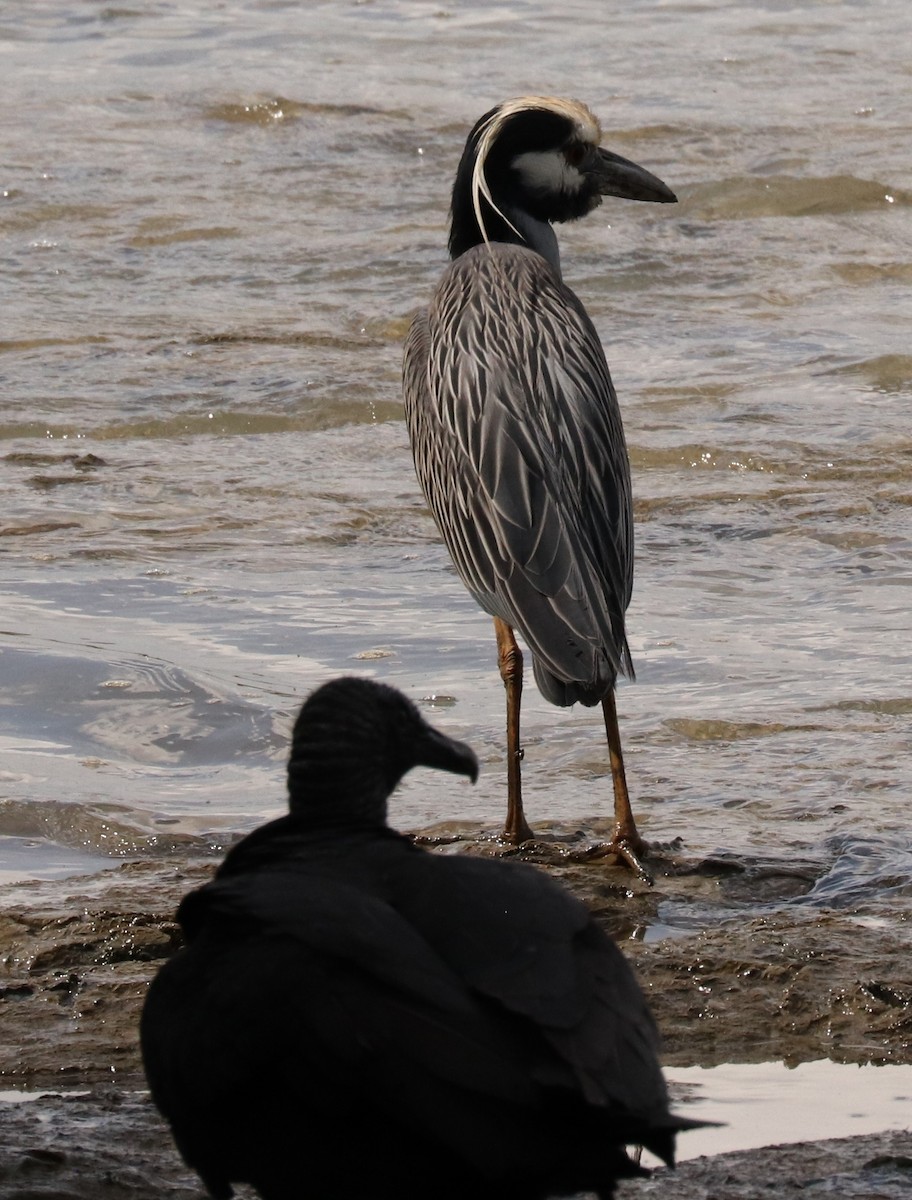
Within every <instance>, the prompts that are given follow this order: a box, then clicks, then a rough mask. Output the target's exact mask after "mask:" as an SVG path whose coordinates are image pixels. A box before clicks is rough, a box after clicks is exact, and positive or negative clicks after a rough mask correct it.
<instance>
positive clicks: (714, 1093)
mask: <svg viewBox="0 0 912 1200" xmlns="http://www.w3.org/2000/svg"><path fill="white" fill-rule="evenodd" d="M666 1077H667V1078H668V1081H669V1084H670V1086H671V1089H672V1094H673V1095H674V1096H676V1097H679V1098H680V1099H679V1101H678V1104H677V1107H678V1108H679V1109H682V1110H683V1111H684V1112H686V1114H687V1115H688V1116H692V1117H694V1118H695V1119H699V1120H704V1121H719V1122H722V1124H721V1125H720V1126H719V1127H718V1128H713V1129H697V1130H693V1131H692V1132H690V1133H687V1134H682V1135H681V1136H680V1137H679V1139H678V1159H679V1160H680V1161H683V1160H684V1159H688V1158H698V1157H699V1156H700V1155H704V1154H705V1155H712V1154H725V1153H727V1152H729V1151H732V1150H749V1149H752V1148H754V1147H759V1146H775V1145H781V1144H783V1143H788V1142H812V1141H818V1140H823V1139H826V1138H841V1137H854V1136H856V1135H859V1134H864V1133H880V1132H883V1131H885V1130H889V1129H908V1128H909V1124H910V1117H912V1067H909V1066H877V1067H875V1066H855V1065H854V1064H851V1065H844V1064H841V1063H835V1062H831V1061H830V1060H828V1059H821V1060H819V1061H817V1062H804V1063H800V1064H799V1065H798V1066H794V1067H789V1066H788V1065H787V1064H785V1063H782V1062H767V1063H725V1064H723V1065H722V1066H718V1067H710V1068H706V1067H689V1068H683V1067H673V1068H671V1069H669V1070H667V1071H666Z"/></svg>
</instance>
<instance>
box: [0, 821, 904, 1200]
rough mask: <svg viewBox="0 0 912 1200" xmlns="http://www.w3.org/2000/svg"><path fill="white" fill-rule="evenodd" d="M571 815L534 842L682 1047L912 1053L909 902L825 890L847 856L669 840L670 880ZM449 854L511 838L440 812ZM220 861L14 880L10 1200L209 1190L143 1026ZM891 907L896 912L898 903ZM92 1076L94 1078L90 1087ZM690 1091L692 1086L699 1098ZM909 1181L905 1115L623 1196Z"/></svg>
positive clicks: (0, 1056) (831, 1189) (0, 1150)
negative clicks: (168, 1106)
mask: <svg viewBox="0 0 912 1200" xmlns="http://www.w3.org/2000/svg"><path fill="white" fill-rule="evenodd" d="M590 833H594V834H595V835H596V836H597V835H598V833H599V830H597V829H595V830H592V831H587V835H586V836H585V837H584V836H582V835H574V834H569V835H568V834H566V833H565V832H563V831H558V832H557V833H556V835H555V836H554V837H553V838H552V837H550V836H549V837H546V838H543V839H542V841H541V843H537V844H535V845H534V846H533V847H531V848H530V849H529V850H528V851H527V852H526V853H525V854H524V857H528V858H530V859H531V860H532V861H537V862H538V863H539V865H541V866H542V868H543V869H546V870H548V871H549V872H552V873H554V874H555V875H556V876H558V877H559V878H561V879H562V880H563V881H564V882H565V883H566V884H567V885H568V886H569V887H571V888H572V889H573V890H574V891H576V892H577V894H579V895H580V896H582V898H583V899H584V900H585V901H586V902H587V903H588V904H589V905H590V907H591V908H592V909H593V911H594V912H595V914H596V916H597V918H598V919H599V920H601V921H603V922H604V924H605V926H606V927H607V928H608V929H609V931H611V932H612V933H614V934H615V936H617V937H618V938H620V939H621V940H622V944H623V948H624V950H625V953H626V954H627V955H628V956H629V957H630V958H631V960H632V961H633V962H634V964H635V966H636V968H637V971H638V973H639V976H640V979H641V981H642V983H643V985H644V987H645V988H646V990H647V993H648V995H649V997H650V1001H651V1004H652V1007H653V1010H654V1012H655V1015H656V1017H657V1019H658V1022H659V1025H660V1028H661V1029H662V1034H663V1039H664V1046H665V1055H664V1057H665V1061H666V1063H667V1064H668V1065H670V1066H679V1067H684V1066H714V1065H716V1064H718V1063H722V1062H763V1061H768V1060H783V1059H784V1060H785V1061H786V1062H789V1063H791V1064H796V1063H799V1062H805V1061H813V1060H816V1059H821V1058H830V1059H833V1060H835V1061H837V1062H845V1063H895V1064H909V1063H912V955H910V945H909V942H910V937H909V923H908V922H907V920H906V919H905V911H904V908H903V907H902V906H896V905H893V906H892V909H891V906H890V902H889V897H888V898H887V901H886V907H885V903H884V900H883V897H882V896H881V898H880V899H877V898H876V897H874V898H872V899H871V900H870V903H866V902H865V900H864V899H863V898H862V899H860V900H858V902H856V903H851V904H843V905H841V906H834V907H828V906H826V905H824V904H821V903H818V902H816V901H815V895H816V893H817V891H819V889H820V883H821V880H823V879H825V878H826V876H827V873H828V871H829V870H830V869H831V866H832V864H829V863H825V862H813V861H807V862H796V861H795V860H794V859H789V860H782V861H776V860H769V861H763V860H760V859H756V860H752V861H747V860H737V859H735V858H730V859H729V858H712V859H702V860H698V859H693V858H688V856H687V855H686V854H685V853H683V852H682V851H681V850H679V849H674V848H671V849H669V850H667V851H666V850H661V849H659V850H658V851H657V852H656V853H654V855H653V857H652V858H651V860H650V866H651V869H652V871H653V872H654V875H655V886H654V887H652V888H647V887H645V886H644V885H642V884H640V883H639V882H636V881H633V880H631V877H630V875H629V874H628V873H626V872H624V871H623V870H622V869H620V868H616V867H613V866H610V865H608V864H606V863H605V862H604V861H602V860H599V859H588V858H587V856H586V846H587V844H588V841H589V834H590ZM424 840H427V841H428V842H431V843H437V852H438V853H479V854H492V853H502V852H503V850H502V847H500V846H499V845H498V843H497V842H496V840H494V839H493V838H486V837H483V838H480V839H479V838H476V837H474V836H469V835H468V834H465V835H460V834H459V832H458V831H456V832H454V831H453V830H451V829H444V830H439V829H438V830H434V831H429V833H428V834H427V835H425V838H424ZM214 862H215V860H213V859H211V858H208V859H193V860H178V859H168V860H162V861H143V862H136V863H128V864H125V865H123V866H121V867H120V868H118V869H116V870H111V871H106V872H103V873H101V874H99V875H93V876H86V877H82V878H76V879H69V880H62V881H56V882H52V883H48V882H34V883H25V884H18V885H10V886H7V887H6V888H4V889H2V890H0V946H2V948H3V949H2V959H0V1028H2V1038H0V1093H2V1092H3V1091H4V1090H5V1091H6V1092H7V1093H9V1092H12V1091H14V1090H19V1089H27V1090H28V1092H30V1093H32V1094H34V1093H35V1092H41V1091H47V1092H60V1093H64V1094H63V1095H57V1096H54V1095H45V1096H40V1097H39V1098H37V1099H34V1098H33V1099H26V1100H23V1099H7V1100H0V1200H13V1198H16V1200H25V1198H26V1197H45V1198H50V1197H60V1198H63V1197H89V1196H93V1197H95V1196H105V1197H111V1198H112V1200H113V1198H119V1197H121V1196H124V1197H126V1196H131V1197H137V1198H140V1197H150V1198H151V1197H160V1196H176V1197H177V1196H179V1197H183V1196H188V1197H189V1196H200V1195H201V1194H202V1192H201V1188H200V1186H199V1185H198V1183H197V1181H196V1180H195V1177H194V1176H193V1175H192V1173H190V1172H188V1171H187V1169H186V1168H185V1167H184V1166H183V1164H182V1163H181V1162H180V1160H179V1158H178V1157H177V1154H176V1152H175V1151H174V1149H173V1146H172V1144H171V1141H170V1138H169V1136H168V1134H167V1131H166V1129H165V1128H164V1126H163V1124H162V1122H161V1121H160V1120H159V1118H158V1117H157V1114H156V1113H155V1112H154V1110H153V1108H152V1106H151V1104H150V1103H149V1100H148V1098H147V1096H146V1095H145V1093H144V1081H143V1078H142V1074H141V1067H140V1061H139V1055H138V1045H137V1024H138V1017H139V1011H140V1008H141V1005H142V1002H143V999H144V996H145V990H146V986H147V983H148V981H149V979H150V978H151V976H152V975H153V974H154V973H155V971H156V969H157V967H158V966H159V965H160V963H161V962H162V961H163V960H164V959H165V958H166V957H167V956H168V955H169V954H170V953H172V952H173V950H174V949H175V947H176V946H177V945H178V943H179V931H178V929H177V926H176V925H175V923H174V912H175V909H176V907H177V904H178V902H179V900H180V898H181V897H182V896H183V894H184V893H185V892H186V891H188V890H189V889H190V888H192V887H195V886H198V885H199V884H201V883H202V882H204V881H205V880H206V879H207V878H208V877H209V875H210V874H211V872H212V869H213V866H214ZM890 911H892V914H893V915H892V917H890V918H889V919H888V918H887V917H886V916H885V912H887V913H888V912H890ZM76 1093H79V1094H76ZM686 1104H687V1097H686V1095H685V1096H682V1097H681V1098H680V1100H679V1105H680V1106H681V1107H682V1108H684V1109H685V1110H686ZM770 1189H772V1190H773V1192H775V1193H776V1194H779V1195H792V1194H794V1195H796V1196H797V1195H798V1194H799V1193H800V1194H801V1195H802V1196H807V1195H815V1194H824V1193H825V1194H826V1195H827V1196H830V1197H832V1196H837V1197H838V1196H846V1197H849V1196H852V1197H854V1196H875V1195H876V1196H885V1197H893V1196H900V1195H908V1194H909V1191H910V1189H912V1146H910V1139H909V1137H908V1135H906V1134H878V1135H872V1136H866V1137H856V1138H850V1139H841V1140H838V1141H829V1142H813V1143H805V1144H797V1145H790V1146H787V1147H777V1148H765V1149H763V1150H751V1151H742V1152H737V1153H733V1154H725V1155H719V1156H716V1157H713V1158H701V1159H694V1160H692V1161H689V1162H685V1163H683V1164H682V1165H681V1167H680V1168H679V1169H678V1171H677V1173H676V1174H675V1176H674V1177H671V1178H669V1177H667V1176H666V1175H665V1174H664V1173H663V1172H658V1173H657V1174H656V1175H655V1176H654V1177H653V1178H652V1179H651V1180H646V1181H636V1182H630V1183H625V1184H624V1185H623V1191H622V1195H623V1196H624V1197H625V1198H626V1197H634V1196H639V1195H653V1194H659V1190H661V1192H662V1193H663V1194H664V1193H667V1194H668V1195H675V1196H680V1197H682V1198H683V1197H687V1198H689V1197H698V1196H699V1197H710V1196H712V1197H725V1196H739V1197H749V1196H754V1195H757V1196H760V1195H763V1196H768V1195H770V1194H771V1190H770Z"/></svg>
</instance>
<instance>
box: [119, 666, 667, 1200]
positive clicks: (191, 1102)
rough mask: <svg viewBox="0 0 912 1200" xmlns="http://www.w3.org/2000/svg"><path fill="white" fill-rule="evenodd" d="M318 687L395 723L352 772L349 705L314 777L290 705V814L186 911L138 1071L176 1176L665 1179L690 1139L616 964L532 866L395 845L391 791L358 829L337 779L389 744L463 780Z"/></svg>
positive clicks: (628, 979) (352, 1186)
mask: <svg viewBox="0 0 912 1200" xmlns="http://www.w3.org/2000/svg"><path fill="white" fill-rule="evenodd" d="M332 689H336V695H335V696H332V695H331V696H330V698H329V700H330V703H329V704H328V707H327V701H326V698H325V697H323V699H322V701H321V703H322V706H323V709H324V711H326V712H331V711H332V710H333V704H334V703H340V702H341V700H344V701H345V703H346V705H347V706H348V708H349V709H350V706H351V705H352V704H354V705H355V706H356V707H358V709H359V717H358V721H359V722H360V728H361V731H362V732H363V729H364V728H366V727H367V726H368V724H369V721H368V720H367V717H366V716H365V715H364V712H362V711H361V710H363V709H367V710H371V711H372V712H373V718H372V719H375V720H378V721H381V722H383V721H386V722H387V724H390V722H389V721H388V720H387V718H388V717H389V714H390V712H393V715H394V720H393V721H392V722H391V724H392V725H393V726H395V729H394V733H393V734H392V735H391V736H386V737H385V744H386V750H383V747H382V746H381V744H380V743H381V741H382V740H383V739H381V740H380V741H377V744H376V745H375V746H374V747H372V748H368V749H367V750H365V748H364V746H363V745H362V744H361V743H360V741H359V740H358V738H359V737H360V734H359V735H358V737H356V731H355V730H354V729H353V728H351V723H350V722H349V723H348V724H349V727H348V728H345V726H346V715H347V711H346V707H342V706H340V707H339V709H338V717H339V722H340V727H341V728H340V730H338V731H337V732H336V734H335V735H334V740H333V744H334V745H335V746H336V748H337V749H339V750H340V751H341V750H342V748H343V747H346V746H347V754H346V755H345V756H344V761H342V760H340V762H339V771H338V773H337V774H336V778H335V779H331V778H329V777H328V776H326V775H325V772H326V771H327V770H328V769H329V766H330V762H331V759H332V754H330V753H329V752H326V753H323V752H322V750H321V749H320V747H319V746H317V740H318V736H319V735H320V733H321V730H322V729H324V728H325V727H326V726H325V724H323V725H321V724H320V723H319V722H314V723H313V725H312V727H310V726H309V723H308V721H307V719H306V718H307V711H308V709H307V706H305V708H304V711H303V713H302V716H301V718H299V722H298V727H297V729H296V734H295V747H294V750H293V755H292V767H291V773H290V777H291V780H292V811H291V813H290V815H288V816H286V817H283V818H281V819H279V820H277V821H273V822H272V823H271V824H268V825H266V826H264V827H262V828H261V829H258V830H256V831H255V832H254V833H253V834H251V835H250V836H249V837H248V838H246V839H245V840H244V841H242V842H240V843H239V844H238V845H237V846H236V847H235V848H234V849H233V850H232V851H231V852H230V853H229V854H228V856H227V858H226V860H225V862H224V863H223V865H222V866H221V868H220V869H219V871H218V872H217V875H216V878H215V879H214V880H213V882H211V883H209V884H207V885H206V886H205V887H203V888H201V889H200V890H198V891H196V892H193V893H191V894H190V895H188V896H187V897H186V898H185V900H184V901H183V903H182V905H181V908H180V911H179V914H178V915H179V919H180V922H181V925H182V926H183V929H184V932H185V935H186V940H187V946H186V947H185V948H184V949H182V950H181V951H179V952H178V953H177V954H176V955H175V957H174V958H173V959H172V960H171V961H170V962H168V963H167V964H166V965H165V966H164V967H163V968H162V970H161V972H160V973H159V975H158V977H157V978H156V979H155V981H154V982H153V984H152V986H151V989H150V992H149V996H148V1000H147V1003H146V1007H145V1011H144V1014H143V1022H142V1043H143V1052H144V1057H145V1063H146V1070H147V1074H148V1078H149V1084H150V1087H151V1090H152V1095H153V1098H154V1099H155V1102H156V1103H157V1105H158V1106H159V1108H160V1109H161V1111H162V1112H163V1113H164V1115H165V1116H166V1117H167V1118H168V1120H169V1121H170V1123H171V1125H172V1128H173V1130H174V1134H175V1138H176V1141H177V1144H178V1147H179V1149H180V1151H181V1153H182V1154H183V1156H184V1158H185V1159H186V1160H187V1162H188V1163H190V1164H191V1165H192V1166H193V1167H194V1168H195V1169H196V1170H197V1171H198V1172H199V1174H200V1176H201V1177H202V1178H203V1180H204V1181H205V1183H206V1185H207V1187H208V1188H209V1190H210V1192H211V1193H212V1195H213V1196H217V1197H228V1196H230V1195H231V1184H232V1183H234V1182H240V1181H247V1182H250V1183H252V1184H253V1186H254V1187H255V1188H256V1189H257V1190H258V1191H259V1193H260V1194H261V1195H262V1196H263V1197H265V1198H266V1200H285V1198H288V1200H290V1198H291V1197H315V1198H316V1197H324V1196H325V1197H338V1200H360V1198H364V1200H367V1198H368V1197H371V1198H377V1200H412V1198H414V1200H418V1197H422V1198H425V1197H436V1198H439V1200H450V1198H452V1200H457V1197H458V1198H459V1200H512V1198H515V1200H520V1198H523V1200H531V1198H534V1197H547V1196H557V1195H566V1194H572V1193H574V1192H578V1191H595V1192H597V1193H598V1194H599V1195H601V1196H609V1195H610V1194H611V1192H612V1189H613V1184H614V1180H615V1179H616V1178H618V1177H620V1176H623V1175H627V1174H632V1173H636V1171H637V1168H636V1167H635V1166H634V1165H633V1164H632V1163H631V1162H630V1160H629V1159H628V1158H627V1156H626V1154H625V1153H624V1150H623V1146H624V1144H625V1143H641V1144H644V1145H646V1146H649V1147H650V1148H652V1149H653V1150H654V1151H656V1153H658V1154H659V1155H661V1156H662V1157H663V1158H665V1159H666V1160H669V1161H670V1160H672V1159H673V1148H674V1131H675V1130H676V1129H678V1128H683V1127H686V1125H687V1124H689V1123H688V1122H685V1121H681V1120H679V1119H678V1118H675V1117H673V1116H672V1115H670V1114H669V1111H668V1104H667V1095H666V1090H665V1085H664V1081H663V1079H662V1075H661V1072H660V1069H659V1066H658V1062H657V1058H656V1032H655V1028H654V1025H653V1022H652V1019H651V1017H650V1015H649V1013H648V1010H647V1008H646V1005H645V1002H644V1000H643V997H642V994H641V993H640V990H639V988H638V986H637V984H636V982H635V980H634V978H633V975H632V972H631V971H630V968H629V967H628V966H627V964H626V962H625V960H624V958H623V956H622V955H621V953H620V951H619V950H618V949H617V947H616V946H615V945H614V943H613V942H612V941H611V940H610V939H609V938H608V937H607V936H606V935H605V934H604V933H603V932H602V931H601V930H600V929H599V928H598V927H597V926H596V925H595V924H594V923H593V921H592V919H591V918H590V916H589V914H588V912H587V910H586V909H585V907H584V906H583V905H582V904H580V903H579V902H578V901H577V900H575V899H574V898H573V897H572V896H570V895H569V894H568V893H567V892H566V891H565V890H564V889H563V888H561V887H560V886H559V885H557V884H555V883H554V882H552V881H551V880H550V879H548V878H547V877H546V876H545V875H544V874H542V873H540V872H539V871H538V870H536V869H535V868H533V867H528V866H524V865H521V864H517V863H511V862H504V861H501V860H491V859H479V858H468V857H463V856H449V855H441V854H436V853H431V852H428V851H425V850H423V849H420V848H418V847H416V846H415V845H414V844H413V843H412V842H411V841H409V840H408V839H406V838H405V837H402V836H401V835H399V834H397V833H395V832H393V831H392V830H390V829H389V828H388V827H387V826H386V824H385V813H384V811H383V806H385V795H386V792H387V791H388V790H389V774H390V773H389V772H387V773H386V774H387V778H386V780H385V782H384V783H383V785H382V787H380V788H379V789H375V790H376V794H377V795H379V794H380V792H381V791H382V792H383V804H382V805H381V808H380V809H379V810H375V811H374V814H373V817H372V818H370V817H368V816H367V813H368V812H369V811H370V810H371V808H372V807H373V806H372V805H371V804H368V805H365V804H364V803H363V799H364V797H363V795H361V794H360V793H359V795H358V796H357V797H353V796H352V795H351V792H350V790H349V789H350V786H351V785H352V778H351V776H352V772H355V773H359V774H361V775H362V776H364V777H365V778H366V777H367V775H365V772H367V774H370V772H371V770H372V769H373V770H374V771H375V772H376V771H379V770H380V766H381V764H380V761H379V758H378V757H377V756H378V755H380V754H381V752H382V753H386V754H389V753H391V750H390V746H391V745H392V742H396V743H397V744H399V743H401V745H400V750H401V754H400V762H399V765H398V766H397V768H396V771H395V772H393V774H397V778H398V775H401V774H402V773H404V770H407V769H408V767H409V766H411V765H414V763H416V762H425V763H428V762H429V761H430V760H431V759H432V758H433V759H434V765H437V766H445V767H448V768H449V769H451V770H460V771H464V772H465V773H471V770H472V766H473V764H474V760H473V759H471V755H470V752H469V751H468V750H467V748H466V747H463V746H461V745H460V744H459V743H454V742H451V741H450V740H449V739H445V738H443V737H442V736H441V735H439V734H434V732H433V731H432V730H430V728H429V727H428V726H427V725H425V724H424V722H423V721H422V719H421V718H420V716H419V715H418V714H417V711H416V710H414V708H413V706H412V705H411V704H409V702H408V701H406V700H405V699H404V697H401V696H400V695H399V694H398V693H396V692H393V691H392V689H388V688H382V687H378V686H377V685H374V684H369V683H366V682H365V681H356V680H342V681H338V682H337V683H335V684H330V685H327V687H326V688H323V689H321V690H320V691H319V692H317V693H316V694H315V696H314V697H313V698H312V700H311V701H310V702H309V703H310V704H311V705H313V704H314V702H315V701H317V700H318V699H320V698H321V694H322V693H326V692H328V691H329V692H331V691H332ZM339 689H341V691H340V690H339ZM403 713H404V714H405V715H406V717H408V719H409V721H411V722H412V725H413V726H414V730H415V731H417V734H415V741H416V749H415V753H414V754H412V753H410V751H409V749H408V746H409V738H410V737H412V736H413V731H411V728H410V727H409V726H408V722H407V721H404V720H403V718H402V714H403ZM309 728H310V732H308V729H309ZM424 731H427V734H428V735H433V737H435V738H436V739H437V742H436V743H435V749H434V753H433V754H422V753H421V751H420V748H418V747H417V742H418V740H419V739H420V738H423V737H425V732H424ZM352 738H355V741H357V742H358V745H357V747H356V745H355V744H354V743H352V741H351V739H352ZM315 747H316V749H315ZM396 753H399V752H398V751H396ZM447 754H449V755H450V760H449V761H444V758H445V757H446V755H447ZM435 755H436V757H435ZM460 756H461V757H460ZM317 763H319V770H320V772H321V775H320V779H319V781H317V780H316V778H315V777H313V776H312V773H311V768H313V769H316V766H315V764H317ZM308 764H310V767H308ZM296 768H297V769H296ZM308 777H310V784H309V785H308V783H307V779H308ZM333 792H335V793H336V796H335V799H336V804H335V810H333V808H332V806H331V805H330V806H329V807H326V804H328V803H329V798H330V794H331V793H333ZM311 793H312V794H313V795H314V798H315V803H314V806H313V811H314V812H316V813H318V814H320V819H318V820H314V819H312V813H311V812H310V811H309V806H308V800H307V796H308V795H309V794H311ZM333 811H335V819H330V818H329V814H330V813H332V812H333Z"/></svg>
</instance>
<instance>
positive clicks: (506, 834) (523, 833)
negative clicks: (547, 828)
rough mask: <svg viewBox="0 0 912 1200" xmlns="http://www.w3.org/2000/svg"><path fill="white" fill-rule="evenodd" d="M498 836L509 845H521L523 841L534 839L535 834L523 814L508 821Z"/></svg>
mask: <svg viewBox="0 0 912 1200" xmlns="http://www.w3.org/2000/svg"><path fill="white" fill-rule="evenodd" d="M500 836H501V837H502V838H503V840H504V841H505V842H508V843H509V844H510V845H511V846H521V845H522V844H523V842H532V841H535V834H534V833H533V832H532V830H531V829H530V827H529V825H528V822H527V821H526V819H525V817H523V816H520V818H519V820H518V821H508V822H507V824H506V825H505V826H504V831H503V833H502V834H501V835H500Z"/></svg>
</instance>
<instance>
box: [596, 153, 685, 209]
mask: <svg viewBox="0 0 912 1200" xmlns="http://www.w3.org/2000/svg"><path fill="white" fill-rule="evenodd" d="M597 156H598V157H597V162H595V163H594V164H593V166H592V168H591V170H592V174H593V175H594V177H595V179H596V180H597V182H598V189H599V191H600V192H601V194H602V195H603V196H619V197H620V198H621V199H622V200H649V201H652V203H654V204H676V203H677V200H678V198H677V196H676V195H675V194H674V192H673V191H672V190H671V188H670V187H668V186H667V185H666V184H664V183H663V182H662V181H661V179H659V177H658V176H657V175H653V174H652V172H651V171H647V170H646V168H645V167H640V166H638V165H637V164H636V163H634V162H630V160H629V159H627V158H621V156H620V155H619V154H612V153H611V151H610V150H602V149H599V150H598V151H597Z"/></svg>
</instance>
